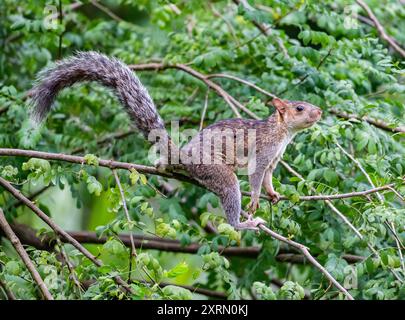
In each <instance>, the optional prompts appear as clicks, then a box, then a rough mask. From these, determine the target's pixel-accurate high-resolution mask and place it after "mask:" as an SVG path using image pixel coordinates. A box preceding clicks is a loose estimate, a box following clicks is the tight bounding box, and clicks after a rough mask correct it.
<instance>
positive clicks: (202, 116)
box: [200, 89, 210, 131]
mask: <svg viewBox="0 0 405 320" xmlns="http://www.w3.org/2000/svg"><path fill="white" fill-rule="evenodd" d="M209 93H210V91H209V89H208V90H207V92H206V94H205V100H204V108H203V111H202V114H201V120H200V131H201V130H202V129H203V127H204V119H205V114H206V113H207V108H208V95H209Z"/></svg>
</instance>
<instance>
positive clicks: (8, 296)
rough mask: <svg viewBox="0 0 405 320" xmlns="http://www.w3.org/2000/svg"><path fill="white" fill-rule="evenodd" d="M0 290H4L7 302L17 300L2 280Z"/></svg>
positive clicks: (0, 280)
mask: <svg viewBox="0 0 405 320" xmlns="http://www.w3.org/2000/svg"><path fill="white" fill-rule="evenodd" d="M0 288H2V289H3V290H4V293H5V294H6V297H7V299H8V300H17V298H16V297H15V295H14V293H13V291H11V290H10V288H9V287H8V286H7V283H5V282H4V281H3V280H2V279H0Z"/></svg>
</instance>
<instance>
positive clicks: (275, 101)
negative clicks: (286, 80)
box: [271, 98, 288, 114]
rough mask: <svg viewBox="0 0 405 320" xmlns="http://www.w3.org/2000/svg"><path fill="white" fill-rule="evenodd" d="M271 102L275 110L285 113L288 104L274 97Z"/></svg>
mask: <svg viewBox="0 0 405 320" xmlns="http://www.w3.org/2000/svg"><path fill="white" fill-rule="evenodd" d="M271 103H272V105H273V106H275V107H276V109H277V111H278V112H280V113H281V114H283V113H285V112H286V110H287V108H288V104H287V103H286V102H285V101H283V100H281V99H279V98H274V99H273V100H272V101H271Z"/></svg>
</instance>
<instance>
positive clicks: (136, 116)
mask: <svg viewBox="0 0 405 320" xmlns="http://www.w3.org/2000/svg"><path fill="white" fill-rule="evenodd" d="M82 81H97V82H99V83H101V84H102V85H104V86H106V87H109V88H111V89H112V90H113V91H114V93H115V94H116V96H117V97H118V99H119V100H120V102H121V103H122V105H123V106H124V107H125V110H126V111H127V113H128V114H129V115H130V117H131V118H132V120H133V121H134V122H135V124H136V126H137V128H138V129H139V130H140V131H141V132H142V133H143V134H144V136H145V137H147V136H148V134H149V132H150V131H151V130H153V129H165V126H164V122H163V120H162V119H161V118H160V116H159V114H158V113H157V111H156V107H155V105H154V103H153V101H152V99H151V97H150V96H149V94H148V91H147V90H146V88H145V87H144V86H143V85H142V84H141V82H140V81H139V79H138V77H137V76H136V75H135V74H134V73H133V72H132V71H131V70H130V69H129V67H128V66H126V65H125V64H124V63H122V62H121V61H119V60H117V59H114V58H109V57H107V56H105V55H103V54H100V53H97V52H80V53H78V54H76V55H75V56H73V57H71V58H67V59H64V60H61V61H59V62H57V63H55V64H54V65H53V66H52V67H50V68H48V69H46V70H44V71H42V72H41V73H40V75H39V79H38V83H37V85H36V86H35V87H34V88H33V89H32V90H31V91H30V93H29V97H30V100H31V102H32V105H33V109H32V113H31V117H32V118H33V119H34V120H35V121H36V122H38V123H39V122H41V121H42V120H44V118H45V117H46V115H47V114H48V113H49V111H50V110H51V108H52V104H53V102H54V100H55V98H56V96H57V94H58V93H59V91H61V90H62V89H64V88H66V87H70V86H71V85H73V84H74V83H76V82H82Z"/></svg>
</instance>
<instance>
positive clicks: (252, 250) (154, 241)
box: [10, 223, 365, 263]
mask: <svg viewBox="0 0 405 320" xmlns="http://www.w3.org/2000/svg"><path fill="white" fill-rule="evenodd" d="M10 225H11V228H12V229H13V231H14V232H15V234H16V235H17V236H18V238H19V239H20V241H21V242H22V243H23V244H25V245H30V246H32V247H34V248H36V249H38V250H46V251H51V250H52V249H53V246H54V245H55V240H54V239H53V238H50V237H47V236H44V237H42V238H39V237H38V236H37V231H36V230H34V229H32V228H31V227H29V226H27V225H24V224H19V223H12V224H10ZM67 232H68V233H69V234H70V235H71V236H72V237H73V238H74V239H76V240H77V241H78V242H80V243H81V244H84V243H85V244H104V243H105V242H106V241H107V240H108V239H107V237H98V236H97V234H96V233H95V232H92V231H67ZM117 237H118V238H119V239H120V241H121V242H122V243H123V244H124V245H125V246H127V247H130V246H131V241H130V238H129V235H127V234H119V235H117ZM133 237H134V245H135V247H136V248H137V249H138V248H139V249H147V250H159V251H167V252H176V253H185V254H196V253H197V252H198V250H199V249H200V247H201V245H200V244H198V243H191V244H189V245H187V246H183V245H182V244H181V243H180V241H178V240H172V239H163V238H157V237H150V236H145V235H138V234H133ZM218 252H221V254H222V255H224V256H227V257H242V258H248V259H256V258H257V257H258V256H259V254H260V252H261V248H260V247H258V246H252V247H223V246H218ZM342 258H343V259H345V260H346V261H347V262H348V263H357V262H361V261H363V260H364V259H365V257H362V256H358V255H354V254H344V255H342ZM276 260H277V261H279V262H291V263H305V257H304V256H303V255H300V254H297V253H296V252H291V251H288V250H287V248H284V247H282V248H280V250H279V252H278V254H277V255H276Z"/></svg>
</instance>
